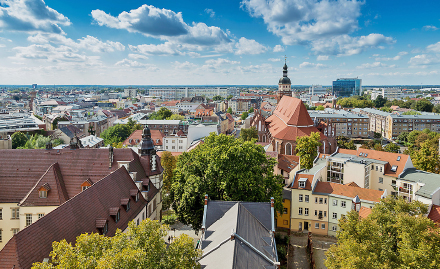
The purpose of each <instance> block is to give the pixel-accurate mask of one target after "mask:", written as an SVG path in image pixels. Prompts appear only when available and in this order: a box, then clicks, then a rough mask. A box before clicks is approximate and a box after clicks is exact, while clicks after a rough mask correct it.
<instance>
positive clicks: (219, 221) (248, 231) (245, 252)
mask: <svg viewBox="0 0 440 269" xmlns="http://www.w3.org/2000/svg"><path fill="white" fill-rule="evenodd" d="M271 223H272V222H271V213H270V203H252V202H225V201H209V202H208V206H207V212H206V231H205V239H204V240H203V241H202V250H203V253H204V254H206V253H207V252H209V251H210V250H213V251H212V252H210V253H209V254H207V255H206V256H203V258H202V259H200V260H199V263H200V265H201V266H202V268H252V269H253V268H276V267H275V266H274V265H273V262H276V261H277V256H276V248H275V247H274V246H271V245H270V240H271V235H270V230H271V225H272V224H271ZM232 232H235V233H236V234H237V235H239V236H240V237H241V238H242V239H243V240H245V241H246V242H247V243H249V244H250V245H252V246H253V247H254V248H255V249H257V250H258V251H259V252H261V253H262V254H263V255H264V256H265V257H266V258H265V257H263V256H262V255H261V254H259V253H258V252H257V251H255V249H252V248H251V247H249V246H248V245H246V243H244V241H242V239H239V238H238V237H236V238H235V239H234V240H230V239H228V238H230V237H231V234H232ZM219 245H220V246H219ZM217 246H219V247H218V248H215V247H217ZM267 258H269V259H270V260H272V261H273V262H269V261H268V260H267Z"/></svg>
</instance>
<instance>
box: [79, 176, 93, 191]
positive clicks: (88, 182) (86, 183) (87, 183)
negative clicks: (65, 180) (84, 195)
mask: <svg viewBox="0 0 440 269" xmlns="http://www.w3.org/2000/svg"><path fill="white" fill-rule="evenodd" d="M92 185H93V182H92V181H91V180H90V178H88V179H87V180H86V181H84V182H83V183H82V184H81V191H85V190H87V189H88V188H90V187H91V186H92Z"/></svg>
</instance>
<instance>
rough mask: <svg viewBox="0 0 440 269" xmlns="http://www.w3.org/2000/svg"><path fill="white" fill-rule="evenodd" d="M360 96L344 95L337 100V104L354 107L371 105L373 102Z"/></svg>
mask: <svg viewBox="0 0 440 269" xmlns="http://www.w3.org/2000/svg"><path fill="white" fill-rule="evenodd" d="M365 99H366V98H363V97H361V96H352V97H346V98H342V99H340V100H338V102H337V104H338V105H340V106H342V107H356V108H365V107H373V106H374V103H373V102H372V101H371V100H365Z"/></svg>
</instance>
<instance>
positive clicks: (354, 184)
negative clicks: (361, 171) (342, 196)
mask: <svg viewBox="0 0 440 269" xmlns="http://www.w3.org/2000/svg"><path fill="white" fill-rule="evenodd" d="M345 185H347V186H350V187H357V188H360V187H359V185H358V184H356V183H355V182H350V183H347V184H345Z"/></svg>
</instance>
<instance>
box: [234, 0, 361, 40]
mask: <svg viewBox="0 0 440 269" xmlns="http://www.w3.org/2000/svg"><path fill="white" fill-rule="evenodd" d="M362 4H363V2H361V1H349V0H339V1H318V0H310V1H304V0H272V1H265V0H243V1H242V2H241V5H242V7H243V8H244V9H246V10H247V11H248V12H249V14H250V15H251V16H253V17H261V18H263V20H264V22H265V23H266V24H267V28H268V30H269V31H270V32H273V33H274V34H276V35H278V36H280V37H281V38H282V41H283V43H284V44H287V45H293V44H298V43H302V42H304V41H311V40H316V39H321V38H329V37H330V38H331V37H335V36H339V35H343V34H349V33H351V32H353V31H354V30H356V29H358V21H357V18H358V17H359V16H360V7H361V5H362Z"/></svg>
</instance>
